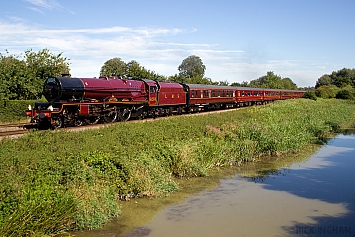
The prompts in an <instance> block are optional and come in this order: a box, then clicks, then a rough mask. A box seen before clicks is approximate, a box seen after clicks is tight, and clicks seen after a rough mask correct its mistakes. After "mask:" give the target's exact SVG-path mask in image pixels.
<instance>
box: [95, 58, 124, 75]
mask: <svg viewBox="0 0 355 237" xmlns="http://www.w3.org/2000/svg"><path fill="white" fill-rule="evenodd" d="M126 74H127V65H126V63H125V62H124V61H122V60H121V59H120V58H112V59H109V60H108V61H106V62H105V63H104V65H103V66H102V67H101V71H100V76H107V77H111V76H125V75H126Z"/></svg>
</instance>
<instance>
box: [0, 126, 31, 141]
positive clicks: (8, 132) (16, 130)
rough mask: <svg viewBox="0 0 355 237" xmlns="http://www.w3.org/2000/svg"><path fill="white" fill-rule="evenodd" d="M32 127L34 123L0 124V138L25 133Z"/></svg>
mask: <svg viewBox="0 0 355 237" xmlns="http://www.w3.org/2000/svg"><path fill="white" fill-rule="evenodd" d="M33 127H34V125H33V124H29V123H13V124H0V139H1V138H3V137H14V136H19V135H22V134H25V133H27V132H29V131H30V129H31V128H33Z"/></svg>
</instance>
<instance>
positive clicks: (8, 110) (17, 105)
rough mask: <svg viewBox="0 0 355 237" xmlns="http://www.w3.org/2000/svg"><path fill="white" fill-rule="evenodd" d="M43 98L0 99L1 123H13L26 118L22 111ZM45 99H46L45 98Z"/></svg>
mask: <svg viewBox="0 0 355 237" xmlns="http://www.w3.org/2000/svg"><path fill="white" fill-rule="evenodd" d="M38 101H41V100H2V101H0V123H12V122H19V121H22V120H26V118H25V117H23V116H22V112H23V111H25V110H27V109H28V106H29V105H31V106H32V107H33V105H34V104H35V103H36V102H38ZM43 101H44V100H43Z"/></svg>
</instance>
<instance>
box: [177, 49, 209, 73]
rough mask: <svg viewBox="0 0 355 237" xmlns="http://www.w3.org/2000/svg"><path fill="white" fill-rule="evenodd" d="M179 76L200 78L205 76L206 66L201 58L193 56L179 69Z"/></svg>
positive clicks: (185, 60)
mask: <svg viewBox="0 0 355 237" xmlns="http://www.w3.org/2000/svg"><path fill="white" fill-rule="evenodd" d="M178 70H179V74H181V75H183V76H185V77H186V78H193V77H200V78H203V76H204V75H205V70H206V66H205V65H204V64H203V62H202V60H201V58H200V57H198V56H195V55H191V56H189V57H187V58H185V59H184V60H183V61H182V63H181V64H180V66H179V67H178Z"/></svg>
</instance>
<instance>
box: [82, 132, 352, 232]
mask: <svg viewBox="0 0 355 237" xmlns="http://www.w3.org/2000/svg"><path fill="white" fill-rule="evenodd" d="M347 134H349V133H347ZM309 153H313V154H314V153H316V154H314V155H313V156H312V157H310V158H309V155H307V154H309ZM307 157H308V158H307ZM354 167H355V135H352V134H350V135H339V136H337V137H336V138H335V139H332V140H330V141H328V143H327V144H326V145H325V146H323V147H322V148H319V147H312V148H311V150H307V151H305V152H303V154H302V153H298V154H294V155H287V156H285V157H281V156H280V157H263V158H262V160H261V161H260V162H256V163H248V164H245V165H243V166H242V167H238V168H237V171H236V170H235V168H233V169H231V170H226V171H225V172H227V173H226V174H221V172H219V173H216V174H215V175H211V176H209V177H205V178H201V179H190V180H186V181H184V180H181V181H179V182H180V187H181V190H180V192H178V193H174V194H172V195H171V196H170V197H167V198H155V199H151V200H148V199H137V200H132V201H131V202H129V203H125V204H124V207H123V215H122V216H121V217H119V218H117V219H115V220H114V221H113V222H111V223H110V224H108V225H107V226H106V227H105V229H104V230H96V231H91V232H81V233H78V234H77V235H76V236H78V237H80V236H85V237H89V236H95V237H97V236H129V237H133V236H150V237H154V236H159V237H160V236H179V237H180V236H355V222H354V221H353V220H355V185H353V181H354V179H355V172H354V171H353V170H354ZM235 172H237V175H235ZM222 175H224V176H223V177H224V178H223V177H222ZM226 176H228V178H225V177H226ZM196 187H197V188H196ZM203 190H205V191H203ZM198 192H200V193H198ZM194 193H195V194H194ZM196 193H198V194H196ZM193 194H194V195H193ZM192 195H193V196H192ZM169 205H170V206H169ZM166 206H168V207H166ZM157 212H158V213H157ZM156 213H157V214H156Z"/></svg>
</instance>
